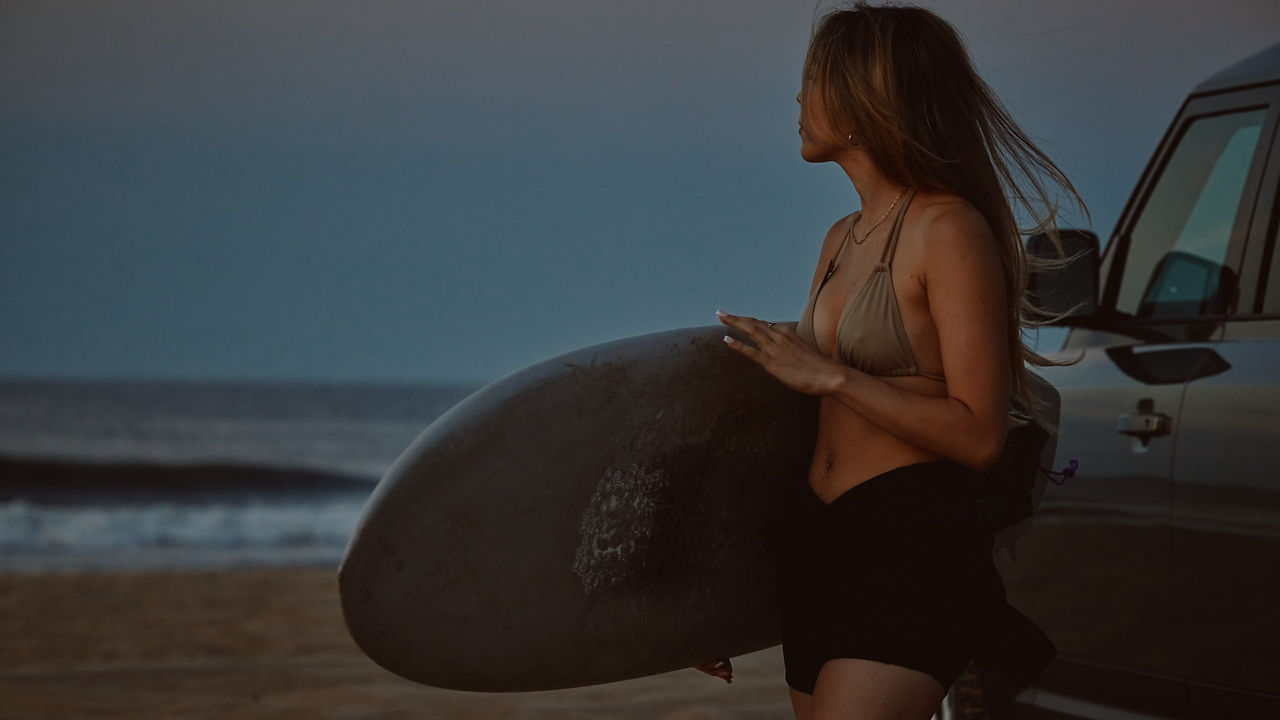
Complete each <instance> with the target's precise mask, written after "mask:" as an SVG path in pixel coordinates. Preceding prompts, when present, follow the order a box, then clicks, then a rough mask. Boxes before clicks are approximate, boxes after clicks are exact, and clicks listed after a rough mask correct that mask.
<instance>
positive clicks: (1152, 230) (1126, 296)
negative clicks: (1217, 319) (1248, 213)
mask: <svg viewBox="0 0 1280 720" xmlns="http://www.w3.org/2000/svg"><path fill="white" fill-rule="evenodd" d="M1265 118H1266V110H1265V109H1258V110H1248V111H1244V112H1234V113H1227V114H1223V115H1213V116H1209V117H1202V118H1199V119H1197V120H1194V121H1193V122H1191V123H1190V124H1189V125H1188V126H1187V128H1186V130H1185V131H1184V132H1183V134H1182V137H1181V139H1180V140H1179V141H1178V144H1177V146H1176V147H1175V149H1174V151H1173V153H1172V155H1171V156H1170V157H1169V161H1168V163H1167V164H1166V165H1165V168H1164V171H1163V172H1162V173H1161V176H1160V178H1159V180H1157V181H1156V184H1155V187H1154V188H1153V189H1152V191H1151V194H1150V195H1149V196H1148V198H1147V202H1146V204H1145V205H1144V206H1143V209H1142V211H1141V214H1140V215H1139V216H1138V219H1137V220H1136V222H1134V224H1133V225H1132V227H1131V229H1130V231H1129V249H1128V254H1127V257H1126V260H1125V268H1124V272H1123V274H1122V275H1121V279H1120V288H1119V294H1118V295H1117V297H1116V310H1118V311H1119V312H1121V313H1124V314H1127V315H1130V316H1133V317H1136V318H1155V319H1159V318H1177V317H1194V316H1199V315H1215V314H1221V313H1224V312H1226V311H1227V310H1228V309H1229V308H1228V305H1229V304H1230V301H1231V299H1232V298H1233V297H1234V294H1235V281H1236V277H1235V273H1234V271H1233V270H1232V269H1230V268H1227V267H1225V266H1224V265H1223V261H1224V259H1225V257H1226V253H1227V246H1228V244H1229V243H1230V240H1231V231H1232V228H1233V227H1234V225H1235V223H1236V217H1237V215H1238V214H1239V210H1240V205H1241V194H1242V192H1243V190H1244V185H1245V180H1246V179H1247V178H1248V175H1249V169H1250V167H1251V166H1252V164H1253V158H1254V156H1255V151H1256V150H1257V146H1258V139H1259V138H1260V137H1261V134H1262V124H1263V121H1264V120H1265Z"/></svg>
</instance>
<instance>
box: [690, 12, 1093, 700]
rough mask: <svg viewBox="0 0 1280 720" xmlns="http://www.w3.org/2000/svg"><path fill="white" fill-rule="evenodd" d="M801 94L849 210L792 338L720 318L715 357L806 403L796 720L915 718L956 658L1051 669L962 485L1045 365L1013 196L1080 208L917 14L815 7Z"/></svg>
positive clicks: (945, 31) (1022, 670)
mask: <svg viewBox="0 0 1280 720" xmlns="http://www.w3.org/2000/svg"><path fill="white" fill-rule="evenodd" d="M797 101H799V103H800V106H801V109H800V130H799V132H800V141H801V146H800V154H801V156H802V157H803V158H804V159H805V160H807V161H808V162H811V163H819V162H834V163H836V164H837V165H839V166H840V167H841V168H842V169H843V170H844V171H845V173H846V174H847V175H848V176H849V179H850V180H851V181H852V182H853V186H854V189H855V190H856V192H857V194H858V196H859V198H860V199H861V208H862V210H861V211H859V212H855V213H852V214H850V215H849V216H847V217H844V218H842V219H840V220H839V221H837V222H836V223H835V224H834V225H832V226H831V229H830V230H829V231H828V232H827V234H826V237H825V239H824V240H823V243H822V249H821V251H820V254H819V260H818V265H817V269H816V270H815V272H814V277H813V282H812V285H811V287H810V292H809V300H808V304H807V305H806V307H805V308H804V311H803V313H802V314H801V318H800V322H799V324H798V325H797V326H796V328H795V329H794V330H792V329H791V328H790V327H788V326H784V325H776V324H774V323H766V322H763V321H760V320H757V319H755V318H750V317H740V316H734V315H729V314H727V313H723V312H717V315H718V316H719V317H720V320H721V321H722V322H723V323H725V324H726V325H728V326H730V327H732V328H734V329H736V330H737V331H739V335H740V336H742V337H745V338H746V339H748V340H749V342H743V341H740V340H734V339H733V338H730V337H729V336H725V342H726V343H728V345H729V347H731V348H733V349H734V350H736V351H738V352H739V353H741V354H743V355H745V356H746V357H748V358H750V359H752V360H754V361H756V362H757V363H759V364H760V365H761V366H762V367H763V368H764V369H765V370H767V371H768V372H769V373H770V374H772V375H773V376H774V377H776V378H777V379H778V380H780V381H781V382H783V383H785V384H786V385H788V386H789V387H791V388H793V389H795V390H798V391H800V392H803V393H808V394H811V395H816V396H819V397H820V398H821V400H820V409H819V422H818V436H817V441H816V446H815V449H814V454H813V459H812V463H811V465H810V467H809V473H808V487H807V488H801V489H799V490H798V491H797V492H796V497H795V500H794V502H793V505H792V507H791V509H790V515H789V517H790V528H791V529H790V532H789V540H788V547H787V548H786V549H785V550H784V558H785V567H784V571H783V582H784V587H783V603H782V604H783V619H782V620H783V654H784V658H785V661H786V668H787V683H788V685H789V686H790V687H791V698H792V703H793V706H794V708H795V713H796V717H797V718H800V719H802V720H803V719H808V718H836V717H859V718H866V717H895V718H897V717H918V718H922V719H923V718H929V717H930V715H931V713H932V712H933V711H934V710H935V709H936V708H937V707H938V705H939V703H940V702H941V701H942V699H943V696H944V694H945V693H946V691H947V688H948V687H950V685H951V683H952V681H954V680H955V678H956V677H957V676H958V675H959V673H960V672H961V670H962V669H963V668H964V666H965V665H966V664H967V663H968V662H969V661H970V660H975V661H977V662H978V663H979V664H986V665H988V666H994V667H996V668H998V669H1001V670H1004V671H1005V672H1006V673H1007V674H1009V675H1011V676H1012V677H1014V678H1015V679H1017V680H1019V681H1021V682H1024V683H1025V682H1029V681H1030V679H1031V678H1032V677H1034V675H1035V674H1037V673H1038V672H1039V671H1040V670H1041V669H1043V667H1044V666H1045V665H1046V664H1047V663H1048V662H1049V660H1051V659H1052V657H1053V653H1054V651H1053V647H1052V644H1051V643H1049V641H1048V639H1047V638H1046V637H1045V636H1044V635H1043V633H1040V632H1039V630H1038V628H1036V627H1035V626H1034V624H1032V623H1031V622H1030V621H1029V620H1027V619H1026V618H1025V617H1024V616H1022V615H1021V614H1019V613H1018V612H1017V611H1016V610H1014V609H1013V608H1012V607H1011V606H1009V605H1008V604H1007V603H1006V602H1005V596H1004V587H1003V585H1002V584H1001V581H1000V577H999V575H998V573H997V572H996V570H995V567H994V564H993V563H992V558H991V535H990V533H989V532H985V533H984V532H982V531H980V530H979V528H978V525H977V520H976V515H975V514H974V511H973V508H972V502H971V496H970V494H969V482H970V481H971V480H972V477H973V475H974V474H976V473H977V472H979V471H982V470H984V469H987V468H989V467H991V466H992V465H993V464H994V463H995V462H996V460H997V459H998V458H999V456H1000V453H1001V451H1002V449H1003V446H1004V440H1005V435H1006V431H1007V427H1008V423H1009V418H1010V412H1011V408H1012V407H1015V406H1020V407H1022V408H1026V409H1027V410H1028V412H1029V414H1031V415H1032V416H1033V417H1034V412H1035V408H1034V406H1033V404H1032V402H1031V398H1030V394H1029V391H1028V385H1027V380H1026V371H1025V368H1024V365H1023V362H1024V360H1028V361H1031V362H1040V363H1042V364H1043V363H1044V362H1046V361H1044V360H1043V359H1042V358H1040V357H1039V356H1037V355H1036V354H1035V353H1033V352H1031V351H1030V350H1028V349H1027V348H1025V347H1024V346H1023V344H1022V341H1021V334H1020V329H1021V325H1022V319H1023V313H1024V304H1025V301H1024V297H1023V295H1024V290H1025V285H1026V275H1027V259H1026V257H1025V255H1024V253H1023V250H1022V245H1021V239H1020V236H1019V229H1018V227H1017V225H1016V223H1015V221H1014V215H1013V212H1012V210H1011V207H1010V204H1009V200H1008V199H1007V197H1008V195H1012V197H1014V198H1016V199H1017V200H1018V201H1019V202H1020V203H1021V204H1022V205H1023V206H1024V207H1025V209H1026V210H1027V212H1028V213H1029V214H1030V215H1031V216H1032V217H1036V218H1037V219H1038V220H1039V223H1038V226H1037V228H1036V230H1041V229H1048V230H1050V231H1052V229H1053V216H1054V212H1053V209H1052V203H1051V202H1050V201H1049V199H1048V197H1047V194H1046V192H1045V189H1044V185H1045V180H1046V179H1047V180H1048V181H1049V182H1051V183H1054V184H1057V185H1058V186H1059V187H1060V188H1062V189H1063V190H1064V191H1065V192H1066V193H1067V194H1068V196H1070V197H1072V198H1074V199H1075V201H1076V202H1080V200H1079V196H1078V195H1077V194H1076V193H1075V190H1074V188H1072V186H1071V184H1070V182H1069V181H1068V180H1067V179H1066V178H1065V177H1064V176H1063V174H1062V173H1061V172H1060V171H1059V170H1058V168H1057V167H1056V166H1054V164H1053V163H1052V162H1051V161H1050V160H1049V159H1048V158H1047V157H1046V156H1045V155H1044V154H1043V153H1042V152H1040V151H1039V150H1038V149H1037V148H1036V147H1035V146H1034V145H1033V144H1032V143H1031V141H1030V140H1029V139H1028V138H1027V137H1026V136H1025V135H1024V134H1023V133H1022V132H1021V131H1020V130H1019V129H1018V128H1017V127H1016V125H1015V124H1014V123H1013V121H1012V120H1011V119H1010V118H1009V116H1008V114H1007V113H1006V112H1005V110H1004V109H1003V108H1002V106H1001V105H1000V103H999V101H998V100H997V99H996V98H995V96H994V94H993V93H992V91H991V90H990V88H988V87H987V86H986V84H985V83H984V82H983V81H982V80H981V79H980V78H979V77H978V76H977V73H976V72H975V71H974V69H973V65H972V63H971V61H970V59H969V57H968V54H967V52H966V50H965V48H964V45H963V43H962V41H961V40H960V38H959V36H958V35H957V34H956V32H955V30H954V29H953V28H952V27H951V26H950V25H949V24H947V23H946V22H945V21H943V20H942V19H940V18H939V17H937V16H936V15H934V14H933V13H931V12H929V11H927V10H923V9H919V8H913V7H872V6H868V5H866V4H863V3H858V4H856V5H855V6H853V7H852V8H849V9H843V10H837V11H833V12H830V13H828V14H826V15H825V16H824V17H822V18H821V19H820V20H819V21H818V23H817V25H816V27H815V30H814V33H813V37H812V40H811V42H810V46H809V50H808V54H807V56H806V58H805V64H804V77H803V83H802V88H801V91H800V93H799V95H798V96H797ZM1007 194H1008V195H1007ZM1032 199H1034V202H1033V201H1032ZM1080 205H1081V207H1083V203H1080ZM700 669H703V670H704V671H707V672H712V673H713V674H721V675H722V676H724V673H725V668H724V667H723V666H721V667H713V666H710V665H708V666H703V667H701V668H700Z"/></svg>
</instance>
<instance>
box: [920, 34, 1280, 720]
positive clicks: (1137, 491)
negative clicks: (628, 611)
mask: <svg viewBox="0 0 1280 720" xmlns="http://www.w3.org/2000/svg"><path fill="white" fill-rule="evenodd" d="M1277 116H1280V44H1277V45H1274V46H1272V47H1270V48H1268V49H1266V50H1264V51H1262V52H1260V53H1258V54H1256V55H1253V56H1251V57H1249V58H1247V59H1245V60H1244V61H1242V62H1239V63H1237V64H1235V65H1232V66H1230V67H1228V68H1227V69H1225V70H1223V71H1222V72H1220V73H1218V74H1217V75H1215V76H1213V77H1212V78H1210V79H1209V80H1207V81H1205V82H1203V83H1201V84H1200V85H1199V86H1198V87H1196V88H1195V90H1194V91H1193V92H1192V93H1191V94H1190V96H1189V97H1188V98H1187V100H1186V102H1185V103H1184V104H1183V106H1182V108H1181V110H1180V111H1179V112H1178V115H1177V117H1176V118H1175V120H1174V122H1173V124H1172V125H1171V126H1170V128H1169V130H1168V131H1167V132H1166V133H1165V136H1164V139H1163V140H1162V141H1161V143H1160V145H1159V147H1158V149H1157V150H1156V153H1155V155H1154V156H1153V157H1152V159H1151V161H1150V163H1149V164H1148V166H1147V168H1146V171H1145V172H1144V173H1143V175H1142V179H1141V180H1140V181H1139V182H1138V185H1137V187H1136V189H1135V190H1134V192H1133V195H1132V197H1131V198H1130V200H1129V203H1128V205H1127V206H1126V207H1125V210H1124V213H1123V214H1122V215H1121V217H1120V220H1119V222H1118V224H1117V225H1116V229H1115V232H1114V234H1113V235H1112V237H1111V240H1110V242H1108V243H1107V245H1106V252H1105V254H1104V255H1103V256H1102V257H1101V258H1099V257H1098V255H1097V250H1096V248H1097V239H1096V238H1095V237H1093V236H1092V235H1090V234H1088V233H1081V232H1075V233H1066V234H1064V237H1065V239H1066V240H1067V241H1069V244H1070V245H1072V246H1073V248H1074V249H1085V250H1088V249H1089V248H1090V247H1091V248H1092V252H1086V253H1085V255H1084V257H1083V258H1082V259H1081V260H1079V261H1077V262H1076V263H1075V264H1074V265H1073V266H1071V267H1070V268H1068V269H1067V270H1065V271H1059V272H1058V273H1056V274H1055V275H1052V276H1042V277H1037V278H1035V279H1034V281H1035V285H1036V288H1035V289H1036V293H1037V295H1039V296H1040V297H1041V298H1042V299H1043V300H1044V302H1045V303H1047V304H1049V305H1051V306H1057V307H1059V308H1071V307H1075V312H1074V314H1072V315H1071V316H1069V317H1068V318H1066V320H1064V321H1063V323H1062V324H1065V325H1067V326H1069V327H1070V331H1069V334H1068V335H1067V338H1066V340H1065V342H1064V347H1063V349H1062V352H1060V353H1056V354H1055V357H1058V358H1060V359H1070V358H1079V362H1077V363H1075V364H1072V365H1067V366H1063V367H1050V368H1044V369H1043V371H1038V372H1041V374H1042V375H1043V376H1044V377H1045V378H1046V379H1047V380H1049V381H1050V382H1051V383H1053V385H1054V386H1056V387H1057V388H1058V390H1059V391H1060V393H1061V396H1062V411H1061V412H1062V414H1061V425H1060V428H1059V436H1058V446H1057V457H1056V462H1055V467H1062V466H1064V465H1066V464H1067V463H1068V461H1069V460H1071V459H1075V460H1077V461H1078V463H1079V471H1078V473H1077V474H1076V476H1075V477H1073V478H1071V479H1069V480H1068V481H1067V482H1066V483H1065V484H1062V485H1057V484H1049V485H1048V486H1047V490H1046V491H1045V493H1044V495H1043V499H1042V501H1041V504H1040V507H1039V509H1038V511H1037V514H1036V517H1035V522H1034V524H1033V525H1032V526H1031V528H1030V529H1029V530H1028V531H1027V532H1026V534H1025V535H1023V536H1022V538H1021V539H1019V540H1018V541H1017V543H1016V545H1015V546H1014V547H1013V550H1012V552H1009V551H1000V552H999V553H998V555H997V558H998V560H997V564H998V565H999V567H1000V570H1001V572H1002V574H1003V576H1004V578H1005V583H1006V586H1007V587H1008V590H1009V598H1010V601H1011V602H1012V603H1013V604H1014V605H1015V606H1017V607H1018V608H1019V609H1021V610H1022V611H1024V612H1025V613H1026V614H1027V615H1029V616H1030V617H1032V618H1034V619H1035V621H1036V622H1037V623H1038V624H1039V625H1040V626H1041V627H1042V628H1043V629H1044V630H1045V632H1047V633H1048V634H1049V636H1050V637H1051V638H1052V639H1053V641H1054V642H1055V643H1056V644H1057V646H1058V650H1059V657H1058V659H1057V660H1056V661H1055V662H1054V663H1053V664H1052V665H1051V666H1050V668H1049V669H1048V670H1047V671H1046V672H1045V673H1044V674H1043V676H1042V677H1041V678H1040V679H1039V680H1038V681H1037V683H1036V684H1035V685H1034V686H1033V687H1031V688H1027V689H1023V690H1021V691H1020V692H1017V693H1016V694H1015V693H1013V692H1012V691H1010V690H1009V689H1008V688H1006V687H1005V686H1004V685H1003V683H1002V679H1001V678H1000V677H998V676H996V675H995V674H993V673H986V672H983V671H981V670H980V669H974V668H971V669H970V670H969V671H968V672H966V674H965V675H964V676H962V678H961V680H960V681H959V682H957V684H956V686H955V687H953V688H952V690H951V693H950V694H949V696H948V703H947V707H946V708H944V711H943V712H942V713H941V714H942V715H943V716H944V717H946V716H951V717H984V715H983V714H981V713H984V712H985V713H986V715H985V716H989V717H993V718H999V717H1016V718H1230V717H1248V718H1280V473H1278V472H1277V467H1278V466H1280V252H1277V250H1278V248H1277V247H1276V246H1277V228H1278V227H1280V202H1278V201H1277V188H1278V187H1280V139H1278V138H1277V137H1276V123H1277ZM1039 245H1041V246H1043V245H1044V243H1043V242H1041V243H1039ZM1031 251H1032V252H1034V253H1043V252H1044V249H1043V247H1032V248H1031Z"/></svg>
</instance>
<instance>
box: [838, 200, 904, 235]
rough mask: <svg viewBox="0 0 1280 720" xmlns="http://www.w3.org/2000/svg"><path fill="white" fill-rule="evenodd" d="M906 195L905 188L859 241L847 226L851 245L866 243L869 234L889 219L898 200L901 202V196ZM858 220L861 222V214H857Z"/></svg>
mask: <svg viewBox="0 0 1280 720" xmlns="http://www.w3.org/2000/svg"><path fill="white" fill-rule="evenodd" d="M906 194H907V189H906V188H902V192H900V193H898V197H896V198H894V199H893V202H891V203H889V209H888V210H885V211H884V214H883V215H881V216H880V219H879V220H877V221H876V224H875V225H872V226H871V229H870V230H868V231H867V234H866V235H863V236H862V239H861V240H859V239H858V236H857V235H854V234H853V225H850V226H849V234H850V235H853V244H854V245H861V244H862V243H864V242H866V241H867V238H869V237H871V233H873V232H875V231H876V228H878V227H880V225H881V223H883V222H884V221H885V219H886V218H888V217H889V213H891V212H893V209H894V208H895V207H897V206H898V201H899V200H901V199H902V196H903V195H906ZM858 219H859V220H861V219H862V214H861V213H859V214H858ZM856 224H857V223H854V225H856Z"/></svg>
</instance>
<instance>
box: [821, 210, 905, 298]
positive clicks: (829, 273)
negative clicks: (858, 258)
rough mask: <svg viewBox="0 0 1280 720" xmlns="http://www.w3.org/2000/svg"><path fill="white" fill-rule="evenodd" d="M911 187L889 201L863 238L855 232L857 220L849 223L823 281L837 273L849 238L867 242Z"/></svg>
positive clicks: (859, 217) (859, 242)
mask: <svg viewBox="0 0 1280 720" xmlns="http://www.w3.org/2000/svg"><path fill="white" fill-rule="evenodd" d="M909 189H910V187H905V188H902V192H900V193H898V197H896V198H894V199H893V202H891V203H889V209H888V210H885V211H884V214H883V215H881V216H880V219H879V220H877V221H876V224H875V225H872V226H871V229H870V230H868V231H867V234H866V235H863V236H862V239H861V240H859V239H858V236H857V235H854V234H853V226H854V225H855V224H857V223H856V222H855V223H851V224H850V225H849V229H848V230H846V231H845V233H844V239H843V240H841V241H840V249H838V250H836V254H835V256H834V257H832V258H831V262H829V263H827V272H826V274H824V275H823V276H822V282H823V283H826V282H827V281H828V280H830V279H831V276H832V274H834V273H835V271H836V266H837V265H838V263H839V260H840V253H841V251H843V250H844V246H845V243H847V242H849V238H851V237H852V238H853V244H854V245H861V244H862V243H864V242H866V241H867V238H869V237H871V233H873V232H875V231H876V228H878V227H880V224H881V223H883V222H884V221H885V218H887V217H889V213H891V212H893V208H895V207H896V206H897V205H898V201H899V200H901V199H902V196H903V195H906V194H907V190H909ZM861 219H862V214H861V213H859V214H858V220H861Z"/></svg>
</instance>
